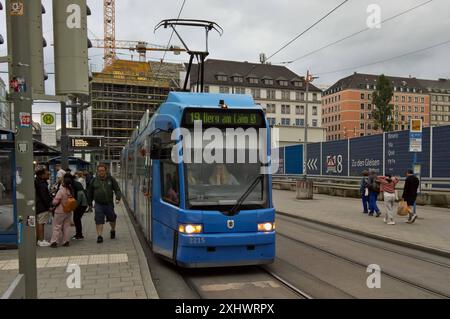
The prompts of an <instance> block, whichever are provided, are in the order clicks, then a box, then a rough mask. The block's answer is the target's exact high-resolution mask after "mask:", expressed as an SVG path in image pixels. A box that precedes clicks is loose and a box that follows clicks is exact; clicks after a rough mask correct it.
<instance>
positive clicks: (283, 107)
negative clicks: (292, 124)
mask: <svg viewBox="0 0 450 319" xmlns="http://www.w3.org/2000/svg"><path fill="white" fill-rule="evenodd" d="M281 114H291V106H290V105H284V104H283V105H281Z"/></svg>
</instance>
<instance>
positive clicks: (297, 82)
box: [294, 81, 303, 88]
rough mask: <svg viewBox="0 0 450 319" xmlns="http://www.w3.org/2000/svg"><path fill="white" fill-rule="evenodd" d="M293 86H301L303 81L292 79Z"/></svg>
mask: <svg viewBox="0 0 450 319" xmlns="http://www.w3.org/2000/svg"><path fill="white" fill-rule="evenodd" d="M294 86H296V87H299V88H301V87H302V86H303V83H302V82H300V81H294Z"/></svg>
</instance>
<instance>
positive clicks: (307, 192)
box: [296, 179, 314, 199]
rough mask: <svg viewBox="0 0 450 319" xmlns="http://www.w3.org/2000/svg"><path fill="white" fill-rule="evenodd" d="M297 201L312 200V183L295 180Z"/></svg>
mask: <svg viewBox="0 0 450 319" xmlns="http://www.w3.org/2000/svg"><path fill="white" fill-rule="evenodd" d="M296 188H297V196H296V198H297V199H313V189H314V183H313V181H311V180H304V179H302V180H297V182H296Z"/></svg>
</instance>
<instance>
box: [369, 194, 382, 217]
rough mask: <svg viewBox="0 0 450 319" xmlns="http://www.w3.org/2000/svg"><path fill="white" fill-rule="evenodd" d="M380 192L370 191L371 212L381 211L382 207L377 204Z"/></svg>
mask: <svg viewBox="0 0 450 319" xmlns="http://www.w3.org/2000/svg"><path fill="white" fill-rule="evenodd" d="M377 199H378V193H377V192H369V212H370V213H371V214H373V213H374V212H375V213H377V214H378V213H379V212H380V209H379V208H378V206H377Z"/></svg>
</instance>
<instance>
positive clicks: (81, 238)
mask: <svg viewBox="0 0 450 319" xmlns="http://www.w3.org/2000/svg"><path fill="white" fill-rule="evenodd" d="M83 239H84V236H83V235H81V236H77V235H75V236H73V237H72V240H83Z"/></svg>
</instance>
